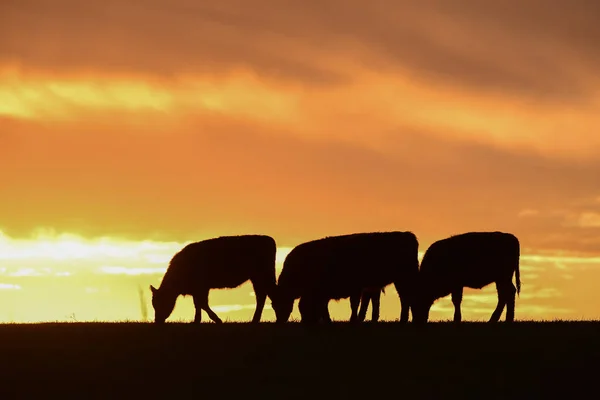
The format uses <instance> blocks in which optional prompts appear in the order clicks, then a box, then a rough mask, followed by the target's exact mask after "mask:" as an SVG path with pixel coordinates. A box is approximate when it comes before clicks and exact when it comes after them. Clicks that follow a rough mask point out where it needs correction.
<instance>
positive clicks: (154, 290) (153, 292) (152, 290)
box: [150, 285, 158, 295]
mask: <svg viewBox="0 0 600 400" xmlns="http://www.w3.org/2000/svg"><path fill="white" fill-rule="evenodd" d="M150 291H151V292H152V294H153V295H154V294H156V292H157V291H158V289H157V288H155V287H154V286H152V285H150Z"/></svg>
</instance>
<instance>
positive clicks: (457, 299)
mask: <svg viewBox="0 0 600 400" xmlns="http://www.w3.org/2000/svg"><path fill="white" fill-rule="evenodd" d="M519 258H520V244H519V240H518V239H517V237H516V236H514V235H513V234H510V233H504V232H468V233H463V234H460V235H455V236H451V237H449V238H446V239H442V240H439V241H437V242H435V243H433V244H432V245H431V246H430V247H429V248H428V249H427V251H426V252H425V254H424V256H423V260H422V261H421V267H420V270H419V274H418V279H417V281H418V282H417V289H416V291H415V297H414V302H413V304H412V313H413V321H414V322H417V323H423V322H427V320H428V319H429V310H430V309H431V306H432V305H433V303H434V302H435V301H436V300H437V299H439V298H442V297H445V296H447V295H449V294H451V295H452V303H453V304H454V321H455V322H460V321H461V320H462V315H461V310H460V304H461V302H462V295H463V288H465V287H468V288H473V289H482V288H484V287H485V286H487V285H489V284H491V283H496V289H497V291H498V305H497V306H496V309H495V310H494V312H493V313H492V316H491V318H490V320H489V322H497V321H498V320H499V319H500V316H501V315H502V312H503V310H504V306H506V321H508V322H511V321H513V320H514V317H515V293H520V292H521V280H520V273H519ZM513 274H515V278H516V284H517V287H516V289H515V286H514V285H513V283H512V278H513Z"/></svg>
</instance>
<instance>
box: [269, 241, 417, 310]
mask: <svg viewBox="0 0 600 400" xmlns="http://www.w3.org/2000/svg"><path fill="white" fill-rule="evenodd" d="M418 247H419V243H418V241H417V237H416V236H415V235H414V234H413V233H412V232H374V233H356V234H350V235H342V236H333V237H326V238H322V239H317V240H313V241H310V242H306V243H302V244H300V245H298V246H296V247H295V248H294V249H293V250H292V251H291V252H290V253H289V254H288V256H287V257H286V259H285V261H284V263H283V270H282V271H281V274H280V275H279V279H278V282H277V291H276V293H277V295H276V297H275V299H273V309H274V310H275V314H276V316H277V322H285V321H287V320H288V318H289V316H290V314H291V312H292V308H293V306H294V301H295V300H296V299H298V298H299V299H300V301H299V303H298V309H299V310H300V314H301V316H302V321H303V322H317V321H319V320H321V319H324V320H325V321H331V318H330V317H329V312H328V309H327V305H328V303H329V300H331V299H335V300H339V299H343V298H348V297H350V300H351V308H352V317H351V320H353V321H354V320H356V319H357V317H356V316H357V310H358V306H359V302H360V298H361V294H362V293H363V290H365V289H368V288H379V289H381V288H383V287H385V286H387V285H389V284H391V283H393V284H394V286H395V287H396V290H397V292H398V295H399V297H400V301H401V306H402V307H401V308H402V309H401V313H400V322H406V321H408V314H409V309H410V301H411V292H412V289H413V287H412V286H413V283H414V281H415V279H416V277H417V274H418V270H419V259H418Z"/></svg>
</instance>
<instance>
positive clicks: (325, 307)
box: [317, 299, 332, 323]
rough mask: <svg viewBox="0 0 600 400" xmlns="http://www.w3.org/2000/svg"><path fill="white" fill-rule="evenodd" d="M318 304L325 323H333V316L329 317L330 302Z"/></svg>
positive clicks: (323, 301) (324, 300) (324, 301)
mask: <svg viewBox="0 0 600 400" xmlns="http://www.w3.org/2000/svg"><path fill="white" fill-rule="evenodd" d="M317 304H318V311H319V315H321V318H323V321H324V322H327V323H330V322H332V321H331V316H330V315H329V300H327V299H323V300H322V301H319V302H318V303H317Z"/></svg>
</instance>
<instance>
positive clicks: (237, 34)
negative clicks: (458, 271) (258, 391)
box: [0, 0, 600, 322]
mask: <svg viewBox="0 0 600 400" xmlns="http://www.w3.org/2000/svg"><path fill="white" fill-rule="evenodd" d="M599 14H600V4H599V3H597V2H595V1H590V0H572V1H569V2H568V4H567V2H564V1H542V0H520V1H516V0H507V1H503V2H491V1H490V2H483V1H477V0H453V1H447V0H422V1H418V2H417V1H408V0H397V1H385V0H372V1H369V2H363V1H356V0H344V1H342V0H320V1H313V0H307V1H302V2H299V1H298V2H285V4H284V2H279V1H275V0H255V1H252V2H249V1H241V0H221V1H219V2H197V1H192V0H169V1H166V0H147V1H141V0H126V1H116V0H105V1H102V2H99V1H89V0H4V1H2V2H1V3H0V322H2V321H4V322H11V321H13V322H36V321H47V320H140V319H144V318H150V319H151V318H152V315H153V313H152V310H151V306H149V305H148V301H149V296H150V293H149V290H148V286H149V285H150V284H153V285H158V284H160V281H161V278H162V274H163V273H164V271H165V268H166V266H167V264H168V261H169V259H170V258H171V257H172V256H173V255H174V254H175V252H177V251H178V250H179V249H181V248H182V247H183V246H184V245H185V244H186V243H189V242H193V241H197V240H202V239H207V238H210V237H215V236H219V235H229V234H246V233H262V234H268V235H271V236H272V237H274V238H275V240H276V242H277V245H278V249H279V250H278V260H279V261H278V268H279V269H280V268H281V262H282V261H283V259H284V258H285V254H287V252H289V250H290V249H291V248H293V247H294V246H296V245H298V244H300V243H302V242H304V241H308V240H312V239H316V238H320V237H323V236H330V235H337V234H345V233H353V232H365V231H388V230H401V231H404V230H409V231H412V232H414V233H415V234H416V235H417V237H418V238H419V243H420V251H421V252H423V251H425V250H426V249H427V247H428V246H429V245H430V244H431V243H433V242H434V241H436V240H439V239H443V238H445V237H447V236H450V235H452V234H457V233H462V232H467V231H477V230H478V231H483V230H500V231H506V232H511V233H513V234H515V235H517V236H518V238H519V239H520V241H521V250H522V251H521V252H522V257H521V270H522V282H523V286H522V292H521V296H520V298H518V299H517V308H516V318H517V319H581V318H586V319H591V318H594V319H596V318H599V317H600V295H599V294H598V291H597V290H596V286H595V284H594V282H598V279H600V181H599V180H598V176H600V160H599V159H598V158H597V154H598V152H599V151H600V134H598V131H599V130H600V77H598V74H597V71H598V70H599V68H600V48H598V46H597V43H598V42H599V41H600V27H599V26H598V24H597V23H596V21H595V16H596V15H599ZM279 269H278V271H279ZM140 290H141V292H140ZM465 293H466V295H465V300H464V304H463V318H465V319H472V320H487V319H488V318H489V316H490V315H491V313H492V311H493V309H494V307H495V304H496V297H495V296H496V295H495V288H494V287H493V285H492V286H490V287H488V288H486V289H484V290H483V291H476V290H467V291H466V292H465ZM252 296H253V294H252V288H251V285H250V284H245V285H243V286H241V287H240V288H238V289H234V290H220V291H213V292H211V296H210V304H211V306H212V307H213V308H214V309H215V311H216V312H217V313H219V315H220V316H221V317H222V318H223V319H225V320H226V319H229V320H234V321H247V320H250V318H251V316H252V313H253V310H254V298H253V297H252ZM144 302H145V306H144V305H143V303H144ZM269 304H270V302H269V301H268V302H267V305H269ZM330 310H331V313H332V316H333V317H334V319H340V320H343V319H347V318H348V317H349V315H350V308H349V302H348V301H347V300H342V301H340V302H331V304H330ZM369 313H370V311H369ZM193 314H194V313H193V304H192V301H191V299H189V298H180V300H179V301H178V303H177V307H176V310H175V312H174V314H173V316H172V320H186V321H188V320H192V319H193ZM452 314H453V312H452V305H451V302H450V300H449V299H442V300H440V301H439V302H438V303H436V304H435V306H434V309H433V311H432V318H433V319H449V318H451V317H452ZM398 315H399V300H398V297H397V295H396V294H395V290H394V289H393V287H390V288H389V290H387V291H386V294H385V295H384V296H383V297H382V312H381V316H382V319H395V318H398ZM293 316H295V317H297V316H298V313H297V311H294V314H293ZM204 318H205V319H206V315H205V316H204ZM263 318H264V319H265V320H272V319H273V318H274V313H273V311H272V310H271V309H270V308H269V307H267V308H266V309H265V311H264V314H263Z"/></svg>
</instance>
